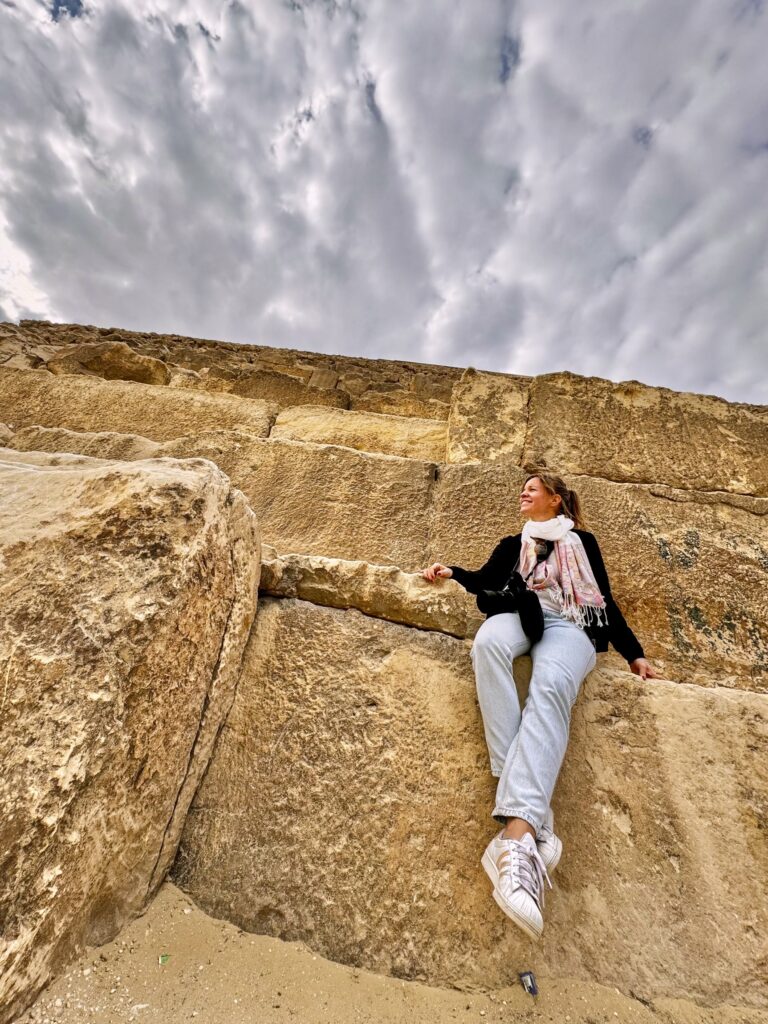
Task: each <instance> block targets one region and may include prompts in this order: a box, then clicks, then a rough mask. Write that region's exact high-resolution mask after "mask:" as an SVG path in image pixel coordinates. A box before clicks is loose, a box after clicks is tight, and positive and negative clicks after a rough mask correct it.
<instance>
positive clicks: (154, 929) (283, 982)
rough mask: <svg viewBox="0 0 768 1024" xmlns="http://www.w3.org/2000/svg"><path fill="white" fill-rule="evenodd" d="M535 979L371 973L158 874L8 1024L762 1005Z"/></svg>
mask: <svg viewBox="0 0 768 1024" xmlns="http://www.w3.org/2000/svg"><path fill="white" fill-rule="evenodd" d="M537 981H538V983H539V988H540V994H539V996H538V997H536V998H533V997H532V996H530V995H528V994H527V993H526V992H525V991H524V990H523V988H522V987H521V986H519V985H517V986H514V987H511V988H506V989H499V990H496V991H493V992H472V993H467V992H458V991H455V990H446V989H437V988H430V987H429V986H427V985H421V984H418V983H417V982H407V981H400V980H399V979H397V978H387V977H382V976H380V975H377V974H372V973H370V972H369V971H364V970H361V969H357V968H353V967H345V966H342V965H340V964H335V963H331V962H330V961H328V960H324V959H323V958H322V957H320V956H318V955H316V954H315V953H313V952H312V950H311V949H309V948H308V947H307V946H305V945H304V944H303V943H296V942H281V941H280V940H279V939H272V938H268V937H266V936H262V935H251V934H250V933H248V932H243V931H240V929H239V928H236V927H235V926H233V925H231V924H228V923H226V922H224V921H217V920H215V919H214V918H211V917H208V916H207V915H206V914H204V913H203V912H202V911H201V910H199V909H198V908H197V907H196V906H195V905H194V904H193V903H192V902H191V900H190V899H189V898H188V897H187V896H185V895H184V893H182V892H181V891H180V890H179V889H177V888H176V887H175V886H173V885H171V884H170V883H166V884H165V885H164V886H163V888H162V889H161V891H160V893H159V894H158V896H157V898H156V899H155V901H154V902H153V903H152V905H151V906H150V908H149V909H148V911H147V912H146V913H145V914H144V915H143V917H141V918H139V919H138V920H136V921H134V922H133V924H131V925H130V926H129V927H127V928H126V929H124V930H123V932H121V934H120V935H119V936H118V938H117V939H116V940H115V941H114V942H112V943H109V944H108V945H106V946H100V947H98V948H96V949H91V950H89V951H88V952H87V954H86V955H84V956H83V957H82V958H81V959H80V960H79V961H78V962H77V963H75V964H73V965H72V966H71V967H70V968H69V970H68V971H67V972H66V973H65V974H64V975H63V976H62V977H60V978H59V979H58V980H57V981H55V982H54V983H53V984H52V985H51V986H50V987H49V988H48V989H47V990H46V991H45V992H44V993H43V994H42V996H41V997H40V998H39V1000H38V1001H37V1003H36V1004H35V1006H33V1007H32V1008H31V1010H29V1011H28V1012H27V1013H25V1014H24V1015H23V1016H22V1017H20V1018H19V1024H123V1022H125V1024H128V1022H136V1024H181V1022H182V1021H184V1022H189V1021H196V1022H197V1024H257V1022H258V1024H287V1022H301V1024H369V1022H370V1024H372V1022H374V1021H375V1022H387V1024H388V1022H394V1021H398V1022H401V1021H408V1022H409V1024H440V1022H443V1021H445V1022H453V1021H458V1022H461V1024H465V1022H475V1021H477V1022H483V1024H492V1022H494V1024H495V1022H510V1021H529V1020H530V1021H536V1024H548V1022H557V1024H606V1022H607V1024H616V1022H618V1021H621V1022H622V1024H624V1022H627V1024H635V1022H637V1024H641V1022H642V1024H652V1022H656V1024H678V1022H679V1024H742V1022H743V1024H758V1022H760V1024H768V1011H761V1010H754V1009H739V1008H737V1007H725V1006H719V1007H716V1008H710V1009H707V1008H703V1007H699V1006H697V1005H695V1004H693V1003H689V1002H685V1001H680V1000H669V999H663V1000H659V1001H657V1002H656V1003H654V1004H653V1005H646V1004H644V1003H641V1002H638V1001H637V1000H634V999H631V998H629V997H628V996H624V995H621V994H620V993H619V992H618V991H617V990H616V989H612V988H607V987H605V986H602V985H597V984H594V983H590V982H581V981H569V980H564V979H562V978H559V979H556V980H555V979H547V978H541V977H540V978H537Z"/></svg>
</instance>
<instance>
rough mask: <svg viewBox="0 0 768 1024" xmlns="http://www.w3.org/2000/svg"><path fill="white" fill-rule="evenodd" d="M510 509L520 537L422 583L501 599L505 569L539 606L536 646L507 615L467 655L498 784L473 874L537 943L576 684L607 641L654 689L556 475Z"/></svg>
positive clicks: (530, 484)
mask: <svg viewBox="0 0 768 1024" xmlns="http://www.w3.org/2000/svg"><path fill="white" fill-rule="evenodd" d="M520 511H521V513H522V515H523V516H526V517H527V522H526V523H525V526H524V527H523V531H522V533H518V534H515V536H513V537H505V538H504V540H502V541H501V543H500V544H498V546H497V547H496V548H495V550H494V551H493V553H492V554H491V557H490V558H489V559H488V561H487V562H486V564H485V565H484V566H483V567H482V569H477V570H476V571H474V572H472V571H469V570H467V569H462V568H461V567H460V566H457V565H451V566H447V565H443V564H442V563H440V562H435V564H434V565H431V566H430V567H429V568H428V569H424V571H423V573H422V575H423V576H424V578H425V579H427V580H429V581H430V582H431V583H433V582H434V581H435V580H436V579H438V578H439V579H450V578H453V579H455V580H456V581H457V583H460V584H461V585H462V586H463V587H464V588H465V589H466V590H468V591H469V592H470V593H471V594H478V593H480V592H481V591H483V590H491V591H499V590H502V588H503V587H504V586H505V584H506V583H507V581H508V580H509V578H510V576H511V574H512V572H513V571H515V570H517V571H518V572H519V573H520V574H521V576H522V577H523V578H524V579H526V582H527V586H528V587H529V589H531V590H533V591H535V593H536V595H537V596H538V598H539V601H540V604H541V610H542V613H543V617H544V632H543V634H542V637H541V639H540V640H539V641H538V642H537V643H534V644H533V645H531V642H530V641H529V639H528V637H527V636H526V635H525V633H524V632H523V629H522V626H521V623H520V616H519V615H518V614H517V613H516V612H500V613H498V614H494V615H492V616H489V617H488V618H487V619H486V620H485V622H484V623H483V624H482V626H481V627H480V629H479V630H478V632H477V635H476V637H475V641H474V644H473V645H472V665H473V668H474V670H475V678H476V680H477V693H478V699H479V703H480V710H481V712H482V716H483V725H484V728H485V738H486V742H487V744H488V752H489V754H490V759H491V772H492V773H493V775H495V776H496V777H497V778H498V779H499V784H498V788H497V790H496V806H495V807H494V810H493V817H494V818H495V819H496V820H497V821H499V822H501V823H502V824H503V825H504V828H503V829H502V831H501V832H500V833H499V835H498V836H496V837H495V838H494V839H492V840H491V842H490V843H489V845H488V847H487V848H486V850H485V853H484V854H483V857H482V865H483V867H484V869H485V871H486V872H487V874H488V875H489V877H490V879H491V881H492V882H493V896H494V899H495V900H496V902H497V903H498V904H499V906H500V907H501V909H502V910H503V911H504V913H505V914H507V915H508V916H509V917H510V918H511V919H512V920H513V921H514V922H515V924H517V925H519V927H520V928H522V929H523V931H524V932H526V933H527V934H528V935H530V936H531V937H532V938H538V937H539V936H540V935H541V932H542V930H543V927H544V921H543V918H542V914H541V910H542V905H543V897H544V891H543V887H544V881H545V879H546V881H547V883H548V884H550V885H551V883H550V882H549V876H548V874H547V871H548V870H549V871H553V870H554V868H555V867H556V866H557V863H558V861H559V860H560V855H561V852H562V842H561V841H560V839H559V838H558V837H557V836H556V835H555V833H554V831H553V824H554V822H553V817H552V810H551V807H550V801H551V799H552V793H553V791H554V788H555V782H556V781H557V776H558V773H559V771H560V766H561V764H562V762H563V757H564V756H565V749H566V746H567V745H568V729H569V725H570V718H571V708H572V707H573V704H574V702H575V700H576V697H577V696H578V693H579V688H580V686H581V683H582V681H583V680H584V678H585V677H586V676H587V674H588V673H589V672H590V671H591V670H592V669H593V668H594V666H595V660H596V651H605V650H607V649H608V642H609V641H610V642H611V643H612V644H613V646H614V647H615V648H616V650H617V651H618V652H619V653H620V654H622V655H623V656H624V658H626V660H627V661H628V662H629V666H630V668H631V670H632V671H633V672H634V673H635V674H636V675H639V676H640V677H641V678H642V679H654V678H657V673H656V672H655V671H654V670H653V669H652V668H651V666H650V665H649V664H648V662H647V661H646V660H645V657H644V656H643V649H642V647H641V646H640V644H639V643H638V641H637V639H636V637H635V635H634V634H633V632H632V630H631V629H630V628H629V626H628V625H627V623H626V622H625V621H624V616H623V615H622V614H621V612H620V611H619V608H618V607H617V605H616V602H615V601H614V600H613V597H612V596H611V588H610V584H609V582H608V576H607V574H606V571H605V566H604V564H603V559H602V556H601V554H600V549H599V547H598V546H597V541H596V540H595V538H594V536H593V535H592V534H591V533H587V532H586V531H585V530H584V528H583V527H584V523H583V520H582V515H581V504H580V502H579V499H578V496H577V495H576V493H575V492H574V491H572V490H569V488H568V487H566V485H565V482H564V481H563V480H562V479H561V478H560V477H559V476H556V475H555V474H553V473H547V472H541V473H536V474H535V475H533V476H529V477H528V479H527V480H526V481H525V484H524V486H523V489H522V493H521V494H520ZM547 542H548V543H547ZM528 651H530V654H531V659H532V662H533V673H532V675H531V682H530V686H529V690H528V699H527V701H526V704H525V709H524V711H523V712H522V713H521V711H520V702H519V700H518V697H517V690H516V688H515V681H514V678H513V675H512V663H513V660H514V659H515V658H516V657H518V655H520V654H525V653H527V652H528Z"/></svg>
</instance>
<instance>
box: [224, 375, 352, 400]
mask: <svg viewBox="0 0 768 1024" xmlns="http://www.w3.org/2000/svg"><path fill="white" fill-rule="evenodd" d="M231 390H232V394H233V395H240V396H241V397H243V398H261V399H263V400H265V401H268V402H273V403H274V404H276V405H278V406H279V407H280V408H281V409H283V408H286V407H289V406H294V405H323V406H325V405H327V406H332V407H335V408H337V409H347V408H348V407H349V395H348V394H347V393H346V392H345V391H340V390H336V389H329V388H326V387H314V386H313V385H311V384H304V383H302V382H301V381H300V380H297V379H296V377H293V376H291V375H289V374H287V373H278V372H276V371H271V370H257V371H254V372H252V373H251V372H249V373H247V374H244V375H243V376H242V377H240V378H239V379H238V380H235V381H234V382H233V384H232V389H231Z"/></svg>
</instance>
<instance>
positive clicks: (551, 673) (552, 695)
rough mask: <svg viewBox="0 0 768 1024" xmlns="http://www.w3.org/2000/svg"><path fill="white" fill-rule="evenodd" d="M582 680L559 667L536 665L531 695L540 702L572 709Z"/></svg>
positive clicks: (532, 678)
mask: <svg viewBox="0 0 768 1024" xmlns="http://www.w3.org/2000/svg"><path fill="white" fill-rule="evenodd" d="M580 686H581V680H577V679H576V678H575V677H574V676H573V674H572V673H571V672H569V671H566V670H565V669H563V668H562V666H557V665H534V669H533V673H532V675H531V683H530V690H529V692H530V693H531V694H535V695H536V699H537V700H539V701H545V702H546V703H548V704H550V705H555V706H559V707H562V708H563V709H565V710H568V709H570V707H571V706H572V705H573V703H574V701H575V700H576V698H577V696H578V694H579V688H580Z"/></svg>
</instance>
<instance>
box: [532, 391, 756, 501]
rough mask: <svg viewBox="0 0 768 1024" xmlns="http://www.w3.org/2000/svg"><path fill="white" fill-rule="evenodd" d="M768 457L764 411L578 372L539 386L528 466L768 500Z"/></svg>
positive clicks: (533, 416)
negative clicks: (582, 375) (725, 492)
mask: <svg viewBox="0 0 768 1024" xmlns="http://www.w3.org/2000/svg"><path fill="white" fill-rule="evenodd" d="M767 454H768V407H766V406H755V405H739V404H737V403H732V402H726V401H724V400H723V399H721V398H715V397H714V396H712V395H694V394H683V393H680V392H677V391H670V390H669V389H667V388H652V387H648V386H646V385H645V384H639V383H638V382H637V381H625V382H624V383H621V384H614V383H612V382H611V381H608V380H601V379H600V378H598V377H579V376H577V375H576V374H573V373H555V374H546V375H544V376H541V377H536V378H535V380H534V381H533V383H532V385H531V404H530V416H529V429H528V436H527V442H526V446H525V451H524V453H523V459H522V462H523V464H525V465H538V466H549V467H551V468H552V469H553V470H554V471H555V472H556V473H560V474H571V475H574V474H585V475H587V476H595V477H602V478H604V479H606V480H614V481H621V482H637V483H663V484H667V485H669V486H671V487H679V488H684V489H690V490H699V491H730V492H732V493H734V494H751V495H756V496H758V497H766V496H768V457H767Z"/></svg>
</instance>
